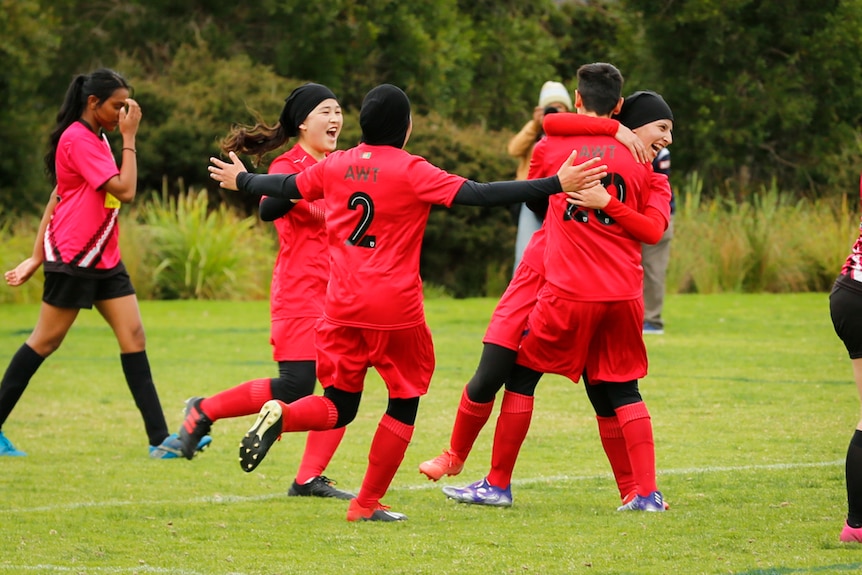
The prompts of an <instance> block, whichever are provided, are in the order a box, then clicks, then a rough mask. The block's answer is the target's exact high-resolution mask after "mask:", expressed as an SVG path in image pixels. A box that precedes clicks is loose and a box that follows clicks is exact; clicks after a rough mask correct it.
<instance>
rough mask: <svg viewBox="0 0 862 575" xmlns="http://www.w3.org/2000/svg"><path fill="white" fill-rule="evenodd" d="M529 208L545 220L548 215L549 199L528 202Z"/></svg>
mask: <svg viewBox="0 0 862 575" xmlns="http://www.w3.org/2000/svg"><path fill="white" fill-rule="evenodd" d="M526 204H527V208H529V210H530V211H531V212H533V213H534V214H536V216H537V217H538V218H539V219H540V220H544V219H545V216H546V215H548V198H542V199H540V200H530V201H529V202H526Z"/></svg>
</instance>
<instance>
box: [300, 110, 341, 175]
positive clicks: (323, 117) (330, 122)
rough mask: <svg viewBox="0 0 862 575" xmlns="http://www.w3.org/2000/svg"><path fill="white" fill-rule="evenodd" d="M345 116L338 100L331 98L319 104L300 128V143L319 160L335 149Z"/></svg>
mask: <svg viewBox="0 0 862 575" xmlns="http://www.w3.org/2000/svg"><path fill="white" fill-rule="evenodd" d="M343 123H344V117H343V116H342V114H341V106H340V105H339V104H338V100H335V99H333V98H329V99H327V100H323V101H322V102H321V103H320V104H318V105H317V106H316V107H315V108H314V109H313V110H312V111H311V113H310V114H308V117H306V118H305V121H304V122H303V123H301V124H300V125H299V126H298V128H299V144H300V145H301V146H302V147H303V149H304V150H305V151H306V152H308V153H309V154H311V155H312V156H314V157H315V158H317V159H318V160H320V159H323V157H324V156H325V155H326V154H328V153H329V152H332V151H334V150H335V148H336V146H337V145H338V135H339V134H341V126H342V125H343Z"/></svg>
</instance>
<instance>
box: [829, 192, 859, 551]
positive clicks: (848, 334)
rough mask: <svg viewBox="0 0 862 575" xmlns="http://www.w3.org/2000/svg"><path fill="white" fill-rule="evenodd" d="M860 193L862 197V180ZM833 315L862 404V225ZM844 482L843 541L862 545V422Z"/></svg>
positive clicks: (832, 298)
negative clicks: (845, 516)
mask: <svg viewBox="0 0 862 575" xmlns="http://www.w3.org/2000/svg"><path fill="white" fill-rule="evenodd" d="M859 193H860V196H862V179H860V185H859ZM829 312H830V315H831V316H832V325H833V326H834V327H835V333H836V334H838V337H839V338H841V341H842V342H844V347H845V348H847V353H848V354H849V356H850V360H851V362H852V363H853V376H854V378H855V380H856V389H857V391H858V392H859V399H860V401H862V223H860V226H859V238H858V239H857V240H856V243H854V244H853V249H852V250H851V251H850V255H848V256H847V260H846V261H845V262H844V266H842V268H841V273H840V274H839V276H838V279H836V280H835V285H833V286H832V293H830V294H829ZM844 478H845V482H846V485H847V518H846V520H845V521H844V527H843V528H842V529H841V535H840V536H839V539H840V540H841V541H844V542H845V543H850V542H858V543H862V419H860V420H859V423H857V424H856V430H855V431H854V432H853V436H852V437H851V438H850V445H849V446H848V447H847V455H846V457H845V462H844Z"/></svg>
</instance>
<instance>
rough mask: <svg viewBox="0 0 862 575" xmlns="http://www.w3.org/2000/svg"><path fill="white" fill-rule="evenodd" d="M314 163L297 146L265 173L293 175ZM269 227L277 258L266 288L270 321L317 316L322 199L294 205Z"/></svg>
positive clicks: (322, 267)
mask: <svg viewBox="0 0 862 575" xmlns="http://www.w3.org/2000/svg"><path fill="white" fill-rule="evenodd" d="M316 163H317V160H316V159H314V157H312V156H311V155H310V154H309V153H308V152H306V151H305V150H304V149H303V148H302V146H300V145H299V144H297V145H295V146H294V147H293V148H291V149H290V150H288V151H287V152H285V153H283V154H281V155H280V156H278V157H277V158H275V159H274V160H273V161H272V164H270V166H269V173H270V174H297V173H299V172H301V171H303V170H305V169H306V168H308V167H309V166H313V165H315V164H316ZM273 224H274V225H275V228H276V230H278V257H277V258H276V260H275V266H274V267H273V270H272V283H271V285H270V297H269V301H270V316H271V318H272V319H273V320H279V319H288V318H298V317H321V316H322V315H323V297H324V295H325V294H326V283H327V281H329V252H328V250H327V244H326V225H325V223H324V206H323V200H318V201H314V202H306V201H300V202H297V203H296V205H295V206H293V208H291V210H290V211H289V212H287V213H286V214H285V215H284V216H282V217H280V218H278V219H277V220H275V221H274V222H273Z"/></svg>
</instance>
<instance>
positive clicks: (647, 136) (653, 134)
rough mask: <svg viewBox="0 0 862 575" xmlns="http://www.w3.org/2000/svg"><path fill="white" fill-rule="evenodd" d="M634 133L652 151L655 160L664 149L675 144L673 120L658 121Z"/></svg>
mask: <svg viewBox="0 0 862 575" xmlns="http://www.w3.org/2000/svg"><path fill="white" fill-rule="evenodd" d="M632 132H634V133H635V134H637V136H638V137H639V138H640V139H641V141H642V142H643V143H644V146H646V147H647V148H648V149H650V150H651V151H652V153H653V159H655V157H656V156H657V155H658V153H659V152H660V151H661V150H662V148H666V147H668V146H670V145H671V144H672V143H673V121H672V120H656V121H654V122H650V123H649V124H644V125H643V126H641V127H639V128H635V129H634V130H632Z"/></svg>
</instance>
